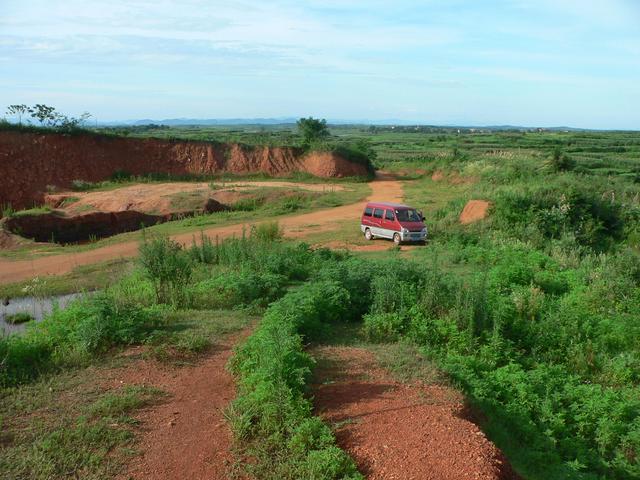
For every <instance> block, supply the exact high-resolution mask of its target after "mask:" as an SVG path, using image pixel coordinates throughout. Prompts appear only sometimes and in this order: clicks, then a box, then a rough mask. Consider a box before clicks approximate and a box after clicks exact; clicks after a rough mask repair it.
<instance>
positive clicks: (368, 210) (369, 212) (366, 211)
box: [364, 207, 373, 217]
mask: <svg viewBox="0 0 640 480" xmlns="http://www.w3.org/2000/svg"><path fill="white" fill-rule="evenodd" d="M372 213H373V208H371V207H367V208H365V209H364V216H365V217H370V216H371V214H372Z"/></svg>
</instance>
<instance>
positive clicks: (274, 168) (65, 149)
mask: <svg viewBox="0 0 640 480" xmlns="http://www.w3.org/2000/svg"><path fill="white" fill-rule="evenodd" d="M117 171H122V172H128V173H130V174H132V175H144V174H149V173H164V174H170V175H174V176H176V175H188V174H194V175H208V174H215V173H221V172H228V173H232V174H233V173H236V174H248V173H266V174H268V175H272V176H282V175H288V174H291V173H292V172H306V173H310V174H312V175H315V176H318V177H345V176H353V175H366V173H367V172H366V168H365V166H364V165H360V164H357V163H352V162H349V161H348V160H346V159H345V158H343V157H341V156H339V155H336V154H333V153H330V152H311V153H309V154H306V153H305V152H304V151H303V150H301V149H298V148H290V147H266V146H265V147H248V146H243V145H238V144H218V143H208V142H193V141H191V142H190V141H179V142H178V141H169V140H160V139H152V138H147V139H138V138H124V137H111V136H103V135H92V134H81V135H80V134H79V135H62V134H36V133H25V132H0V179H2V187H1V188H0V205H12V207H13V208H15V209H19V208H25V207H30V206H32V205H33V204H34V203H35V204H41V203H42V201H43V197H44V194H45V193H46V191H47V189H48V186H56V187H60V188H67V187H69V186H70V185H71V182H72V181H73V180H86V181H91V182H96V181H101V180H106V179H108V178H109V177H110V176H111V175H113V174H114V173H115V172H117Z"/></svg>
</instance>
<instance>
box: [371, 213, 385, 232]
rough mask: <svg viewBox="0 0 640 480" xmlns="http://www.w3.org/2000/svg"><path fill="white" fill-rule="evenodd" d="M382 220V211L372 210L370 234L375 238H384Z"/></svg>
mask: <svg viewBox="0 0 640 480" xmlns="http://www.w3.org/2000/svg"><path fill="white" fill-rule="evenodd" d="M383 218H384V210H383V209H382V208H374V209H373V217H371V225H372V227H371V233H373V234H374V235H375V236H376V237H384V236H385V234H384V230H383V229H382V219H383Z"/></svg>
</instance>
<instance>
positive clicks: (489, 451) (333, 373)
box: [313, 346, 519, 480]
mask: <svg viewBox="0 0 640 480" xmlns="http://www.w3.org/2000/svg"><path fill="white" fill-rule="evenodd" d="M313 355H314V356H315V357H316V358H321V359H324V361H322V362H320V364H319V366H318V371H317V378H318V379H319V381H320V382H321V383H320V384H317V385H315V386H314V395H315V406H316V410H317V412H318V413H319V414H320V416H321V417H322V418H323V419H324V420H325V421H327V422H328V423H329V424H331V425H333V427H334V431H335V434H336V437H337V440H338V444H339V445H340V447H341V448H343V449H345V450H346V451H347V452H348V453H349V454H350V455H351V456H352V457H353V459H354V460H355V461H356V463H357V465H358V467H359V469H360V471H361V472H362V473H363V474H364V475H366V477H367V478H368V479H370V480H394V479H397V480H446V479H451V480H461V479H482V480H511V479H514V480H515V479H518V478H519V477H518V476H517V475H516V474H515V473H513V471H512V469H511V467H510V466H509V464H508V462H507V461H506V459H505V458H504V456H503V455H502V453H501V452H500V451H499V450H498V449H497V448H496V446H495V445H493V443H491V442H490V441H489V440H488V439H487V438H486V437H485V435H484V434H483V433H482V431H481V430H480V429H479V428H478V426H477V425H475V424H474V423H473V422H471V421H469V420H468V419H467V418H466V416H465V413H464V412H465V408H464V402H463V399H462V397H461V395H460V394H459V393H458V392H456V391H455V390H453V389H451V388H448V387H444V386H438V385H422V384H414V385H410V384H403V383H399V382H397V381H394V380H392V379H391V378H390V376H389V374H388V373H387V372H385V371H384V370H382V369H381V368H379V367H377V366H376V360H375V357H374V355H373V354H372V353H371V352H369V351H367V350H364V349H360V348H353V347H326V346H325V347H318V348H316V349H314V351H313Z"/></svg>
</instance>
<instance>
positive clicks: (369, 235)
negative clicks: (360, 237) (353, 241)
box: [364, 228, 373, 240]
mask: <svg viewBox="0 0 640 480" xmlns="http://www.w3.org/2000/svg"><path fill="white" fill-rule="evenodd" d="M364 238H366V239H367V240H373V235H372V233H371V230H370V229H368V228H367V229H366V230H365V231H364Z"/></svg>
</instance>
